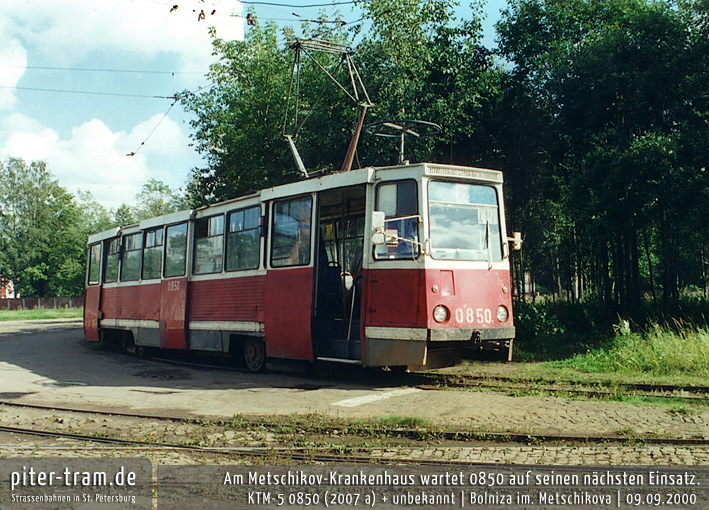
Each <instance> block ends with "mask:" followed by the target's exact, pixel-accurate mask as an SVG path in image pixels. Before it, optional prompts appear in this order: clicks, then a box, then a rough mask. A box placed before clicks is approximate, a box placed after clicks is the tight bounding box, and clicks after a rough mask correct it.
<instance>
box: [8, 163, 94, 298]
mask: <svg viewBox="0 0 709 510" xmlns="http://www.w3.org/2000/svg"><path fill="white" fill-rule="evenodd" d="M87 235H88V233H87V231H86V230H85V229H84V225H83V224H82V221H81V215H80V210H79V208H78V206H77V204H76V202H75V201H74V197H73V196H72V195H70V194H69V193H67V191H66V190H65V189H64V188H62V187H61V186H59V184H58V183H57V181H56V180H54V179H53V178H52V176H51V174H50V173H49V172H48V171H47V169H46V165H45V164H44V163H43V162H32V163H30V164H27V163H25V162H24V161H22V160H20V159H14V158H10V159H9V160H7V161H6V162H4V163H3V162H0V278H2V279H3V280H5V281H10V282H12V283H13V287H14V289H15V291H16V292H19V293H20V294H22V295H26V296H40V297H43V296H66V295H69V296H71V295H79V294H81V293H82V291H83V281H84V264H83V259H84V258H85V255H84V253H85V252H84V246H85V244H86V236H87Z"/></svg>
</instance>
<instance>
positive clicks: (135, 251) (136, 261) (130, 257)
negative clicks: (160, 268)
mask: <svg viewBox="0 0 709 510" xmlns="http://www.w3.org/2000/svg"><path fill="white" fill-rule="evenodd" d="M123 249H124V253H123V264H121V281H123V282H127V281H134V280H138V279H139V278H140V266H141V262H142V259H143V234H142V233H140V232H139V233H137V234H131V235H127V236H124V237H123Z"/></svg>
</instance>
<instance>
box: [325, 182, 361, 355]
mask: <svg viewBox="0 0 709 510" xmlns="http://www.w3.org/2000/svg"><path fill="white" fill-rule="evenodd" d="M365 197H366V187H365V186H364V185H361V186H351V187H347V188H340V189H336V190H331V191H324V192H321V193H320V194H319V197H318V238H317V243H318V247H317V258H316V268H315V274H316V278H315V307H314V311H313V332H314V335H313V337H314V342H315V353H316V357H318V358H331V359H339V360H353V361H356V360H361V358H362V354H361V345H360V330H361V315H362V314H361V308H362V258H363V254H364V253H363V250H364V221H365V201H366V200H365Z"/></svg>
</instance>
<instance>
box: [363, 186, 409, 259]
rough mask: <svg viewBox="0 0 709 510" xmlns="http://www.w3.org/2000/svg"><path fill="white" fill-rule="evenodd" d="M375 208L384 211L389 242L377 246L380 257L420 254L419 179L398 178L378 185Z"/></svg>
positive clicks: (376, 249) (407, 257) (406, 257)
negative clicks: (405, 179)
mask: <svg viewBox="0 0 709 510" xmlns="http://www.w3.org/2000/svg"><path fill="white" fill-rule="evenodd" d="M376 203H377V205H376V210H377V211H383V212H384V214H385V221H384V233H385V239H386V242H385V243H384V244H378V245H376V246H375V247H374V257H375V258H377V259H412V258H416V257H418V256H419V246H420V244H419V221H420V217H419V208H418V192H417V186H416V181H397V182H389V183H384V184H380V185H379V186H378V187H377V200H376Z"/></svg>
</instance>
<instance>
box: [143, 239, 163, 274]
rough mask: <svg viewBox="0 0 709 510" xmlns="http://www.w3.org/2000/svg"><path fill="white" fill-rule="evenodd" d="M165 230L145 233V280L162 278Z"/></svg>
mask: <svg viewBox="0 0 709 510" xmlns="http://www.w3.org/2000/svg"><path fill="white" fill-rule="evenodd" d="M163 235H164V230H163V229H162V227H161V228H159V229H157V230H149V231H148V232H146V233H145V249H144V250H143V279H144V280H152V279H155V278H160V275H161V273H162V253H163Z"/></svg>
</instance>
